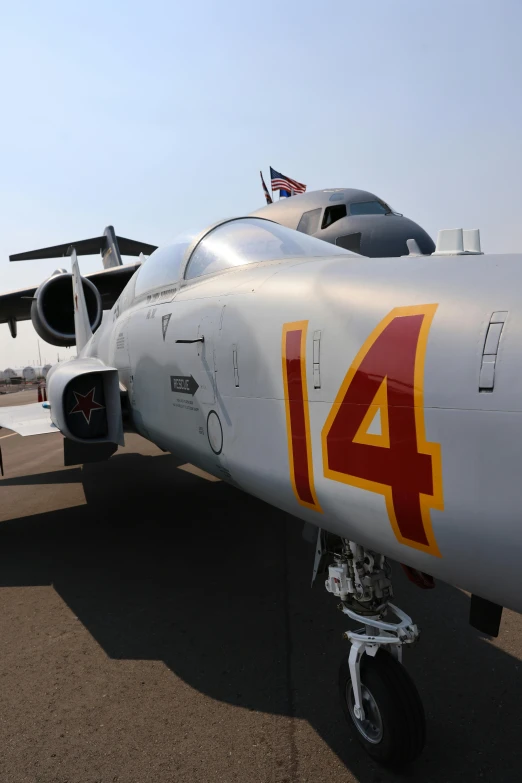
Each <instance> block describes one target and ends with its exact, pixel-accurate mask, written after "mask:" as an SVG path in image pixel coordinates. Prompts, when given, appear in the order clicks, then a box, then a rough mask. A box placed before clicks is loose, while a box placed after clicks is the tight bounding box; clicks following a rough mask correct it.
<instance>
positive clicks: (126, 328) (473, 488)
mask: <svg viewBox="0 0 522 783" xmlns="http://www.w3.org/2000/svg"><path fill="white" fill-rule="evenodd" d="M520 261H521V259H520V257H515V256H472V257H465V256H460V257H450V258H436V257H426V258H396V259H372V260H369V259H366V258H353V257H343V256H339V257H329V258H324V259H321V258H314V259H305V260H303V259H290V260H286V261H284V262H277V261H275V262H265V263H258V264H252V265H249V266H244V267H240V268H237V269H234V270H231V271H227V272H224V273H222V274H216V275H213V276H208V277H206V278H200V279H199V280H195V281H192V282H191V283H189V284H186V285H184V284H181V285H180V284H179V282H178V281H176V280H173V281H172V287H171V288H170V290H167V291H166V292H164V293H163V294H162V292H158V295H157V296H156V297H155V298H154V297H149V298H148V299H147V298H146V297H142V298H141V299H138V300H135V299H134V293H133V292H134V284H135V278H133V280H131V282H130V283H129V285H128V286H127V288H126V289H125V291H124V292H123V293H122V295H121V297H120V299H119V301H118V303H117V304H116V305H115V307H114V308H113V311H112V314H111V316H112V317H111V318H110V319H108V320H107V323H106V324H104V325H102V327H101V328H100V329H99V330H98V332H97V333H96V334H95V335H94V337H93V338H92V340H91V342H90V343H89V344H88V345H87V346H86V349H85V350H84V352H83V354H84V355H91V356H99V357H100V358H101V359H102V360H103V361H104V362H106V363H107V364H108V365H111V366H113V367H116V368H117V369H118V371H119V374H120V379H121V382H122V383H123V384H124V385H125V387H126V388H127V390H128V395H129V401H130V405H131V409H132V412H133V419H134V423H135V426H136V428H137V430H138V431H139V432H140V433H141V434H142V435H143V436H144V437H146V438H148V439H150V440H151V441H153V442H154V443H156V444H157V445H159V446H160V447H161V448H163V449H166V450H168V451H171V452H173V453H174V454H176V455H179V456H180V457H181V458H182V459H183V460H186V461H190V462H192V463H194V464H196V465H198V466H199V467H201V468H202V469H204V470H207V471H209V472H211V473H213V474H215V475H218V476H220V477H221V478H223V479H224V480H226V481H230V482H232V483H233V484H235V485H237V486H238V487H240V488H242V489H243V490H245V491H246V492H249V493H251V494H252V495H255V496H257V497H259V498H262V499H263V500H265V501H267V502H268V503H270V504H272V505H274V506H277V507H278V508H281V509H284V510H286V511H288V512H289V513H291V514H294V515H295V516H297V517H300V518H301V519H303V520H306V521H308V522H312V523H314V524H315V525H317V526H320V527H323V528H325V529H327V530H330V531H332V532H335V533H338V534H340V535H342V536H345V537H348V538H350V539H352V540H355V541H357V542H359V543H360V544H362V545H364V546H365V547H367V548H370V549H373V550H376V551H378V552H382V553H384V554H386V555H387V556H389V557H391V558H393V559H396V560H398V561H400V562H403V563H405V564H407V565H410V566H412V567H415V568H418V569H420V570H422V571H425V572H427V573H429V574H432V575H434V576H436V577H439V578H441V579H443V580H445V581H448V582H450V583H452V584H456V585H458V586H460V587H463V588H465V589H467V590H470V591H472V592H474V593H476V594H478V595H481V596H483V597H486V598H488V599H490V600H492V601H495V602H497V603H499V604H502V605H505V606H509V607H511V608H513V609H515V610H518V611H522V598H521V591H520V589H519V588H520V586H521V585H522V578H521V576H520V561H521V556H522V530H521V519H520V516H521V508H522V481H521V480H520V475H521V473H522V450H521V448H520V443H522V353H521V350H520V340H521V336H522V291H521V286H520V281H521V276H522V273H521V271H520V270H521V268H522V267H521V263H520ZM138 274H139V273H138ZM174 289H175V290H174ZM408 308H409V309H408ZM393 313H395V316H396V317H397V318H403V319H404V318H405V317H407V316H409V317H410V321H411V324H414V322H415V318H417V319H418V318H420V319H421V320H422V318H424V321H423V326H422V330H424V331H422V333H421V337H420V338H419V342H418V344H417V343H416V344H415V345H416V348H415V350H418V351H419V353H418V354H415V356H416V357H417V358H416V359H415V362H416V363H415V373H414V382H413V383H412V389H410V390H408V388H407V387H408V382H407V381H405V380H404V378H407V377H410V376H409V375H407V373H408V372H410V370H409V369H408V368H407V367H406V364H407V360H406V359H405V364H404V368H405V369H401V367H402V365H401V363H400V361H399V359H398V358H397V357H398V356H399V354H398V353H397V352H398V351H399V352H400V350H402V345H403V342H401V341H400V340H399V341H398V342H397V343H395V344H394V343H393V340H394V339H395V338H394V337H393V334H392V327H391V326H390V331H389V335H390V340H391V342H390V340H389V341H388V343H387V344H385V343H384V342H383V343H382V346H384V348H383V350H381V354H382V355H381V356H380V358H379V356H377V353H378V352H377V350H376V349H374V348H372V345H373V344H374V343H372V340H374V342H375V340H377V338H378V336H379V334H380V332H379V330H381V331H382V330H383V329H385V327H386V325H387V324H388V321H390V318H391V319H392V320H393V315H392V316H390V314H393ZM419 313H420V316H419ZM495 313H497V314H498V313H502V314H505V315H501V316H499V318H504V321H503V322H502V323H503V326H502V328H501V338H500V341H498V340H497V344H496V346H494V347H495V350H496V354H495V360H494V361H493V362H491V363H492V364H493V365H494V383H493V386H492V387H491V388H484V389H483V390H482V391H480V390H479V389H480V384H481V383H485V384H486V386H487V384H488V383H489V382H490V380H491V378H490V379H489V380H483V381H481V380H480V378H481V368H482V366H483V363H484V358H483V357H484V349H485V341H486V335H487V334H488V330H489V329H490V324H492V319H494V318H497V316H494V314H495ZM386 319H388V321H386ZM390 323H391V321H390ZM404 324H406V321H405V320H402V321H400V322H398V321H395V325H396V326H397V328H398V329H399V331H398V332H397V334H400V329H401V328H402V326H404ZM388 325H389V324H388ZM289 331H290V332H292V335H290V336H291V337H292V338H293V337H295V338H296V340H297V339H298V338H299V335H300V336H301V338H302V346H303V351H302V353H301V354H300V355H299V361H297V360H296V361H293V360H292V361H293V364H292V361H290V359H291V358H292V357H290V356H289V355H285V352H286V353H288V351H290V350H291V344H290V338H289V337H288V333H289ZM498 331H499V330H498V329H497V327H496V326H495V329H492V330H491V336H492V339H493V337H494V332H497V333H498ZM372 335H373V337H372ZM201 338H203V341H199V342H183V343H180V342H177V341H179V340H185V341H190V340H201ZM370 338H371V339H370ZM401 339H402V338H401ZM488 339H489V338H488ZM369 340H370V341H369ZM422 340H425V342H424V345H421V343H422ZM285 341H286V342H285ZM368 341H369V342H368ZM295 344H296V345H297V343H295ZM375 345H377V343H375ZM386 345H387V348H386ZM292 350H293V349H292ZM370 351H373V353H370ZM365 352H366V353H365ZM396 353H397V356H396V355H395V354H396ZM487 355H488V356H491V355H490V354H487ZM367 356H369V357H370V359H371V358H372V357H377V358H375V361H376V362H377V364H376V365H375V366H376V368H377V369H376V370H368V371H367V372H366V371H365V373H363V374H362V375H361V382H362V381H364V380H365V377H366V380H367V381H368V383H369V384H370V386H371V384H372V383H373V384H374V386H371V388H374V387H375V388H377V386H375V384H377V381H378V382H379V383H380V382H381V381H380V380H379V379H380V376H379V373H380V370H379V366H380V365H379V364H378V362H381V364H382V363H383V362H384V364H382V366H384V367H385V368H386V367H388V368H392V369H388V370H386V371H384V370H383V374H384V375H386V378H385V380H386V385H385V387H383V388H385V391H384V392H383V391H382V388H381V387H379V389H380V391H379V396H378V397H376V398H375V402H374V403H373V408H374V409H375V413H376V414H378V415H377V416H376V417H375V420H374V421H370V420H371V419H372V417H371V416H370V417H369V418H368V423H369V426H368V427H367V426H366V424H365V425H364V427H362V429H361V432H360V433H359V432H358V433H357V435H356V436H355V435H354V434H353V433H352V435H350V436H349V437H348V436H346V437H348V440H347V441H346V443H345V446H343V443H342V437H341V439H339V435H338V434H336V433H338V432H339V431H340V430H339V427H340V426H341V424H342V421H341V419H336V416H337V414H338V413H339V412H340V411H341V408H342V405H343V404H344V405H345V407H344V408H343V409H342V410H343V411H345V412H346V415H347V416H348V418H349V417H350V416H351V417H352V420H353V421H355V420H356V418H354V416H355V417H356V416H357V415H358V412H357V405H358V404H360V405H361V417H362V413H363V412H364V411H366V410H367V409H368V410H369V411H370V408H371V406H370V407H369V402H370V401H369V400H368V399H367V398H365V397H364V396H362V397H361V398H360V403H359V402H358V401H357V400H358V398H357V397H356V396H353V398H351V402H345V403H343V402H342V394H341V392H342V390H343V388H344V387H343V383H344V386H345V387H346V388H348V387H349V386H350V383H351V382H352V380H353V378H352V376H353V375H354V373H356V372H360V373H361V372H362V370H361V369H360V368H364V367H365V366H368V367H371V366H372V365H371V362H370V363H368V360H367V359H365V357H367ZM294 358H295V357H294ZM399 358H400V357H399ZM365 361H366V364H365ZM285 362H286V364H285ZM393 362H395V364H394V363H393ZM358 367H359V370H357V368H358ZM393 367H396V368H399V369H397V370H394V369H393ZM350 368H352V371H351V372H352V375H351V376H350V374H349V371H350ZM296 370H298V371H299V372H301V371H302V373H303V375H302V378H301V380H302V388H301V392H302V401H301V402H302V404H301V403H300V401H299V400H298V399H294V398H295V395H296V394H297V396H298V395H299V393H300V392H299V388H300V387H299V383H300V380H299V378H298V377H297V376H296V375H295V371H296ZM489 370H491V368H489ZM402 372H404V373H406V374H405V375H404V377H403V376H401V373H402ZM412 373H413V370H412ZM489 375H490V376H491V372H490V373H489ZM363 376H365V377H363ZM411 377H412V378H413V375H411ZM484 377H485V376H484ZM190 379H192V381H191V380H190ZM377 385H378V384H377ZM370 386H369V387H368V388H370ZM196 387H197V388H196ZM413 387H414V388H413ZM289 389H290V391H289ZM296 389H297V391H295V390H296ZM292 390H293V391H292ZM410 392H411V397H407V395H408V394H409V393H410ZM354 393H355V392H354ZM365 393H366V392H365ZM361 394H363V392H361ZM383 394H384V397H383V396H382V395H383ZM401 394H403V397H401ZM292 395H294V396H292ZM339 395H341V396H339ZM386 395H388V396H387V397H386ZM404 395H406V396H404ZM349 399H350V398H349V397H347V398H346V400H349ZM402 399H404V400H405V402H404V404H403V403H401V400H402ZM409 399H411V400H414V403H413V407H412V406H410V408H409V409H408V406H409V405H410V403H409V402H408V400H409ZM393 400H395V402H393ZM383 401H384V402H383ZM292 406H293V407H292ZM349 406H351V407H349ZM392 408H393V409H392ZM408 410H409V412H408ZM370 412H372V413H373V409H371V411H370ZM410 413H411V415H412V416H414V419H415V428H416V429H414V437H413V443H412V441H411V432H410V431H409V430H408V427H410V424H411V421H412V419H411V420H410V424H408V423H407V421H406V419H407V417H408V416H409V415H410ZM292 417H293V418H292ZM401 417H402V418H401ZM404 417H406V418H404ZM303 421H304V423H305V429H304V430H302V428H301V424H302V422H303ZM401 421H404V427H405V429H404V432H405V433H406V432H407V430H408V432H409V434H407V435H405V436H404V438H403V437H402V434H401V433H402V430H401V427H402V426H403V425H402V424H401ZM336 422H337V424H336ZM406 425H407V426H406ZM336 426H337V430H336V429H335V427H336ZM343 426H344V425H343ZM300 428H301V429H300ZM372 428H373V429H372ZM385 429H386V432H385ZM410 429H411V427H410ZM343 437H344V436H343ZM386 438H388V441H386ZM408 438H409V439H410V442H409V445H408V443H407V442H406V441H407V439H408ZM415 439H416V442H415ZM352 442H353V443H355V442H356V443H357V448H358V451H355V452H353V453H354V454H355V463H354V462H353V461H352V463H351V465H352V467H351V468H350V470H351V473H350V471H349V470H348V468H347V469H346V474H343V470H344V468H342V467H341V468H339V465H344V464H345V463H344V462H343V460H344V458H345V452H346V454H347V455H348V454H349V453H351V452H350V449H351V448H352ZM336 449H337V451H335V450H336ZM343 449H344V451H343ZM386 449H389V450H390V449H391V452H390V454H391V461H389V463H383V464H385V466H384V467H383V469H382V470H383V472H382V476H381V478H378V477H377V478H375V476H376V474H375V475H374V473H372V471H374V467H373V466H372V464H373V463H374V462H375V461H377V462H378V461H379V459H380V458H381V457H382V456H383V455H384V456H387V455H386V454H384V451H383V450H386ZM408 449H410V451H408ZM412 449H413V452H415V453H414V454H413V456H411V453H410V452H411V451H412ZM376 450H377V451H376ZM334 452H335V455H336V456H335V459H334ZM357 454H360V455H361V458H360V467H359V465H358V460H357ZM419 454H420V455H421V457H420V458H419V459H420V461H419V459H417V458H418V457H419ZM374 458H376V460H375V459H374ZM410 458H411V459H412V460H413V462H412V465H420V467H419V477H416V474H415V470H413V469H412V472H411V486H409V485H408V481H409V480H410V479H409V478H408V477H409V475H410V473H409V470H408V464H407V460H409V459H410ZM303 464H305V467H306V471H307V475H306V477H305V478H303V474H302V470H303V468H302V465H303ZM346 464H348V463H346ZM300 465H301V467H300ZM386 465H388V467H386ZM415 469H416V468H415ZM299 471H301V473H299ZM386 471H388V473H386ZM423 471H424V473H423ZM426 471H428V473H429V476H428V478H426V476H427V475H428V474H427V473H426ZM388 474H389V481H390V486H391V487H392V489H393V493H395V494H393V493H392V490H390V489H389V488H387V486H386V482H387V481H388V478H387V476H388ZM368 476H372V481H369V480H368ZM303 481H304V483H305V484H306V482H308V488H309V490H310V491H309V497H308V499H307V498H306V497H305V495H306V491H307V490H306V488H305V490H303V489H302V486H303ZM431 481H432V484H433V486H431V485H430V482H431ZM300 482H301V484H300ZM394 482H397V483H396V484H394ZM423 482H424V483H423ZM297 485H300V486H301V489H299V486H297ZM392 485H393V486H392ZM296 486H297V489H296ZM401 493H402V494H401ZM431 496H432V497H431ZM312 497H313V500H311V498H312ZM405 498H406V499H405ZM417 500H418V502H419V503H420V507H422V513H421V512H419V519H420V518H421V516H422V525H423V530H424V532H425V535H426V541H425V542H424V543H423V541H422V540H421V539H422V535H423V533H422V530H420V533H418V532H417V533H416V534H414V538H415V536H417V538H416V539H415V540H414V539H411V540H410V539H409V538H408V536H409V535H410V533H409V532H408V531H409V528H408V525H409V521H408V514H409V513H410V511H409V510H408V509H410V510H411V509H413V508H414V506H415V503H416V502H417ZM411 513H412V515H414V513H416V512H414V511H411ZM412 524H413V523H412ZM419 525H420V522H419Z"/></svg>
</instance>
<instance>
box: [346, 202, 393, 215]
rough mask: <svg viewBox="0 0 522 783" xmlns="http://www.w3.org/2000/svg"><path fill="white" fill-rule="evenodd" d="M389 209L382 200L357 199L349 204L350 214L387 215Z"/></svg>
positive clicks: (389, 212)
mask: <svg viewBox="0 0 522 783" xmlns="http://www.w3.org/2000/svg"><path fill="white" fill-rule="evenodd" d="M391 211H392V210H391V209H390V207H389V206H388V204H386V203H385V202H384V201H358V202H357V203H355V204H350V215H389V214H391Z"/></svg>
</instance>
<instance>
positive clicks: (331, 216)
mask: <svg viewBox="0 0 522 783" xmlns="http://www.w3.org/2000/svg"><path fill="white" fill-rule="evenodd" d="M344 217H346V204H336V206H335V207H326V209H325V211H324V217H323V223H322V226H321V228H328V226H331V225H332V223H336V222H337V221H338V220H341V218H344Z"/></svg>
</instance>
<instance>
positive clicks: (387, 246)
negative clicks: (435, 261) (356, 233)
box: [360, 215, 435, 258]
mask: <svg viewBox="0 0 522 783" xmlns="http://www.w3.org/2000/svg"><path fill="white" fill-rule="evenodd" d="M372 218H373V220H372V225H371V227H368V228H369V230H368V231H366V232H365V231H364V230H363V231H361V249H360V252H361V254H362V255H364V256H369V257H370V258H383V257H397V256H406V255H408V254H409V250H408V246H407V244H406V243H407V241H408V239H414V240H415V242H416V243H417V245H418V247H419V248H420V251H421V253H423V254H424V255H429V254H431V253H433V252H434V250H435V243H434V241H433V240H432V238H431V237H430V235H429V234H428V233H427V232H426V231H425V230H424V229H423V228H421V226H419V225H418V224H417V223H415V222H414V221H413V220H410V219H409V218H407V217H403V216H402V215H382V216H379V218H378V220H376V219H375V216H372Z"/></svg>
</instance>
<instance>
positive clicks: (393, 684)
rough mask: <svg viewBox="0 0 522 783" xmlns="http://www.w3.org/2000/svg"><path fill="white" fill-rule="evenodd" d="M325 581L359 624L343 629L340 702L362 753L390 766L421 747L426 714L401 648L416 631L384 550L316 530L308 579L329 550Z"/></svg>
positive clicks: (345, 611)
mask: <svg viewBox="0 0 522 783" xmlns="http://www.w3.org/2000/svg"><path fill="white" fill-rule="evenodd" d="M328 555H329V556H330V557H332V556H333V560H334V562H333V564H331V565H329V566H328V578H327V579H326V582H325V586H326V589H327V590H328V592H330V593H332V594H333V595H335V596H336V597H337V598H340V601H341V602H340V604H339V605H338V608H339V609H340V610H341V611H342V612H343V614H345V615H346V616H347V617H349V618H350V619H352V620H356V621H361V619H362V620H363V622H364V625H363V627H362V628H358V629H357V630H355V631H346V632H345V634H344V637H345V638H346V639H348V640H349V641H350V642H351V649H350V654H349V656H348V658H344V659H343V661H342V662H341V667H340V670H339V693H340V697H341V704H342V708H343V711H344V714H345V716H346V719H347V720H348V723H349V724H350V725H351V727H352V729H353V731H354V734H355V736H356V738H357V740H358V741H359V742H360V743H361V744H362V745H363V747H364V748H365V750H366V751H367V753H368V754H369V755H370V756H372V757H373V758H375V759H376V760H378V761H379V762H381V763H382V764H387V765H389V766H399V765H402V764H405V763H408V762H410V761H413V759H415V758H416V757H417V756H418V755H419V754H420V752H421V751H422V749H423V747H424V741H425V733H426V721H425V717H424V710H423V707H422V702H421V700H420V697H419V694H418V692H417V689H416V687H415V685H414V683H413V680H412V679H411V677H410V676H409V674H408V672H407V671H406V669H405V668H404V667H403V665H402V650H403V646H404V645H406V644H413V643H414V642H415V641H416V640H417V639H418V637H419V630H418V628H417V626H416V625H415V624H414V623H413V621H412V619H411V617H409V616H408V615H407V614H405V613H404V612H403V611H402V610H401V609H399V608H398V607H397V606H395V605H394V604H392V603H391V602H390V598H392V597H393V590H392V584H391V567H390V565H389V563H388V562H387V560H386V558H385V557H384V556H383V555H379V554H377V553H376V552H372V551H369V550H365V549H364V548H363V547H361V546H359V545H358V544H355V543H354V542H353V541H349V540H348V539H342V538H338V537H336V536H332V535H331V534H328V533H325V531H322V530H320V531H319V536H318V545H317V551H316V562H315V566H314V579H315V576H316V575H317V573H318V571H320V570H322V569H321V566H322V563H323V562H324V560H325V558H326V557H327V556H328Z"/></svg>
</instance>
